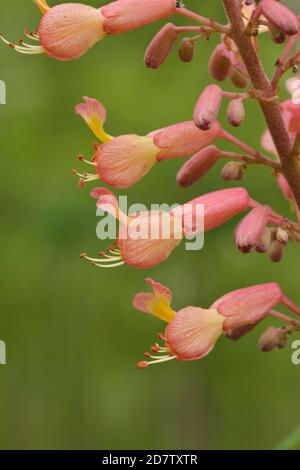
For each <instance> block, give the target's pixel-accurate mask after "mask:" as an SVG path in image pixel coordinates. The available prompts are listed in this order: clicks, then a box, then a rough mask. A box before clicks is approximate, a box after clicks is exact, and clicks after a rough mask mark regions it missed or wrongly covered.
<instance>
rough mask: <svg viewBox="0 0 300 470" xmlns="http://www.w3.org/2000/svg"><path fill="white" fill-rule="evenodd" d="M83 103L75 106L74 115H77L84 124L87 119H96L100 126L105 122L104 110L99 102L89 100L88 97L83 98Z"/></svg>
mask: <svg viewBox="0 0 300 470" xmlns="http://www.w3.org/2000/svg"><path fill="white" fill-rule="evenodd" d="M83 100H84V103H79V104H78V105H77V106H75V113H76V114H79V115H80V116H81V117H82V118H83V119H84V120H85V121H86V122H87V121H88V120H89V119H97V120H98V122H99V123H100V125H102V126H103V124H104V123H105V121H106V115H107V113H106V109H105V107H104V106H103V104H102V103H100V101H98V100H96V99H94V98H89V97H88V96H84V97H83Z"/></svg>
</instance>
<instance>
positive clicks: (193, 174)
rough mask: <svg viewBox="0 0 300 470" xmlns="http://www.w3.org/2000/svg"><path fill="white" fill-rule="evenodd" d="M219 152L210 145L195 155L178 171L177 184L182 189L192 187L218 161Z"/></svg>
mask: <svg viewBox="0 0 300 470" xmlns="http://www.w3.org/2000/svg"><path fill="white" fill-rule="evenodd" d="M219 157H220V151H219V149H218V148H217V147H215V146H214V145H210V146H209V147H206V148H205V149H203V150H200V151H199V152H197V153H195V155H193V156H192V158H190V159H189V160H188V161H187V162H186V163H185V164H184V165H183V166H182V167H181V168H180V170H179V172H178V174H177V183H178V184H179V185H180V186H182V187H183V188H188V187H189V186H192V184H194V183H195V182H196V181H198V180H199V179H200V178H202V177H203V176H204V175H205V174H206V173H207V172H208V171H209V170H210V169H211V168H212V167H213V166H214V165H215V163H216V162H217V161H218V159H219Z"/></svg>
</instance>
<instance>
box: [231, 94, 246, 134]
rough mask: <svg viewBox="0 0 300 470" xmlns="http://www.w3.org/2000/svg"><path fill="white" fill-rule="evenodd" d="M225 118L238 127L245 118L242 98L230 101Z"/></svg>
mask: <svg viewBox="0 0 300 470" xmlns="http://www.w3.org/2000/svg"><path fill="white" fill-rule="evenodd" d="M227 119H228V122H229V124H231V125H232V126H233V127H239V126H240V125H241V124H242V122H243V121H244V119H245V107H244V102H243V100H242V99H240V98H239V99H236V100H232V101H230V103H229V105H228V108H227Z"/></svg>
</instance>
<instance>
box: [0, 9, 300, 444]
mask: <svg viewBox="0 0 300 470" xmlns="http://www.w3.org/2000/svg"><path fill="white" fill-rule="evenodd" d="M53 3H54V2H52V1H51V2H50V4H52V5H53ZM60 3H61V2H60ZM88 3H89V4H91V5H94V6H96V5H98V6H101V5H102V4H103V3H104V2H101V1H95V0H94V1H93V0H89V1H88ZM292 3H293V4H294V5H296V4H297V1H296V0H295V1H294V2H290V5H291V4H292ZM186 4H187V6H188V7H190V8H192V9H195V10H198V11H201V12H202V13H203V14H204V15H207V16H210V17H214V18H216V19H217V20H219V21H224V14H223V10H222V6H221V1H219V0H214V1H212V0H210V1H203V2H198V1H197V0H186ZM0 9H1V31H2V32H3V33H4V34H5V35H6V36H7V37H9V38H10V39H12V40H14V41H16V40H17V39H18V38H19V37H20V35H21V33H22V31H23V28H24V27H25V26H26V27H28V28H31V29H34V28H35V27H36V26H37V25H38V21H39V17H40V15H39V13H38V11H37V8H36V7H35V5H34V4H33V3H32V2H31V1H30V0H18V1H16V2H11V0H1V7H0ZM297 9H298V14H299V13H300V10H299V6H298V7H297ZM296 11H297V10H296ZM175 22H177V23H178V24H182V23H183V21H181V19H180V18H176V19H175ZM158 27H159V25H158V24H155V25H150V26H147V27H144V28H143V29H142V30H139V31H135V32H133V33H129V34H126V35H122V36H116V37H112V38H109V39H106V40H104V41H103V42H102V43H100V44H98V45H96V46H95V47H94V48H93V49H92V50H91V51H90V52H89V53H88V54H87V55H86V56H84V57H83V58H81V59H80V60H77V61H75V62H72V63H61V62H57V61H54V60H51V59H49V58H46V57H42V56H24V55H21V54H17V53H16V52H14V51H12V50H11V49H9V48H7V47H5V46H4V45H2V46H1V48H0V64H1V69H0V70H1V73H0V79H2V80H5V82H6V83H7V105H6V106H1V107H0V119H1V129H0V142H1V147H0V149H1V173H2V178H1V185H0V193H1V197H0V201H1V202H0V204H1V225H2V230H1V235H0V237H1V238H0V240H1V327H0V339H3V340H5V341H6V344H7V362H8V363H7V365H6V366H1V367H0V390H1V392H0V397H1V400H0V415H1V426H0V447H1V448H2V449H7V448H9V449H16V448H21V449H30V448H33V449H52V448H58V449H78V448H79V449H89V448H99V449H118V448H123V449H139V448H142V449H143V448H147V449H163V448H169V449H184V448H186V449H189V448H195V449H241V448H245V449H260V448H270V447H272V446H274V445H275V444H276V443H277V441H278V440H280V439H281V438H282V437H284V436H285V435H286V434H287V433H288V432H290V431H291V430H292V429H293V428H294V427H295V426H296V425H297V424H298V422H299V420H300V412H299V392H300V366H298V367H296V366H294V365H292V363H291V352H292V350H291V349H290V347H289V348H288V349H287V350H285V351H275V352H273V353H272V354H262V353H261V352H259V351H258V348H257V340H258V337H259V334H260V332H262V331H263V329H264V328H265V326H266V325H267V323H264V325H262V326H261V327H260V328H257V329H256V330H255V331H254V332H253V333H251V334H250V335H249V336H247V337H245V338H244V339H243V340H241V341H240V342H237V343H234V342H230V341H229V340H226V339H221V340H220V341H219V343H218V344H217V346H216V348H215V350H214V352H213V353H212V354H211V355H209V356H208V357H207V358H206V359H204V360H202V361H198V362H193V363H176V362H175V361H174V362H173V363H168V364H165V365H160V366H156V367H151V368H149V369H147V370H145V371H140V370H138V369H137V368H136V367H135V364H136V362H137V361H138V360H141V359H142V358H143V355H142V353H143V351H145V350H146V349H147V348H148V347H149V345H150V344H152V343H153V341H154V340H155V338H156V334H157V332H158V331H161V330H162V329H163V324H160V322H159V321H158V320H157V319H154V318H150V317H146V316H144V315H142V314H140V313H138V312H136V311H135V310H134V309H133V307H132V306H131V299H132V296H133V295H134V294H135V293H136V292H138V291H140V290H144V289H145V288H146V284H145V282H144V277H146V276H149V275H150V276H151V277H153V278H154V279H156V280H159V281H161V282H162V283H164V284H166V285H167V286H169V287H170V288H171V289H172V290H173V292H174V301H173V306H174V308H175V309H179V308H181V307H183V306H186V305H199V306H204V307H206V306H209V305H210V304H211V303H212V302H213V301H214V300H215V299H216V298H217V297H219V296H220V295H222V294H223V293H225V292H227V291H229V290H233V289H236V288H239V287H244V286H246V285H249V284H253V283H259V282H268V281H277V282H280V283H281V285H282V286H283V288H284V290H285V292H286V294H287V295H289V296H291V297H292V298H293V299H295V301H297V302H298V303H300V295H299V247H297V246H289V247H288V249H287V250H286V254H285V257H284V260H283V261H282V262H281V263H280V264H278V265H274V264H271V263H270V262H269V261H268V259H267V257H266V256H264V255H256V254H251V255H242V254H241V253H239V252H238V251H237V249H236V248H235V246H234V243H233V241H232V232H233V229H234V227H235V225H236V222H237V220H234V221H233V222H232V223H228V224H227V225H226V226H223V227H221V228H220V229H218V230H215V231H213V232H211V233H209V234H207V235H206V240H205V248H204V250H202V251H200V252H186V251H184V246H183V245H182V246H181V247H179V248H178V249H177V250H176V251H175V252H174V253H173V255H172V256H171V258H170V259H169V260H168V261H167V262H165V263H164V264H162V265H160V266H158V267H156V268H155V269H152V270H150V271H145V272H143V271H135V270H133V269H130V268H126V267H122V268H118V269H115V270H103V271H102V270H100V269H96V268H93V267H91V266H90V265H89V264H88V263H84V262H81V261H80V260H79V253H80V252H82V251H88V252H89V253H91V254H96V253H97V252H98V251H99V250H100V249H101V248H103V247H104V246H105V243H103V242H100V241H99V240H98V239H97V238H96V233H95V228H96V224H97V222H98V220H99V219H98V218H97V217H96V213H95V203H94V200H92V199H91V198H90V197H89V188H88V187H87V188H86V189H85V190H83V191H82V190H80V189H79V188H78V181H77V179H76V178H75V177H74V176H73V175H72V173H71V170H72V168H73V167H74V166H77V167H81V164H80V163H79V162H77V160H76V156H77V155H78V153H80V152H82V153H84V154H86V155H87V156H90V155H91V152H92V142H93V140H94V139H93V136H92V135H91V133H90V132H89V130H88V129H87V128H86V127H85V125H84V123H83V122H82V121H81V119H80V118H79V117H77V116H75V115H74V112H73V108H74V105H75V104H77V103H78V102H79V101H80V100H81V96H82V95H89V96H92V97H96V98H98V99H100V100H101V101H102V102H103V103H104V104H105V105H106V107H107V109H108V123H107V130H108V132H110V133H112V134H115V135H117V134H126V133H130V132H133V133H138V134H145V133H147V132H149V131H151V130H153V129H156V128H159V127H162V126H166V125H169V124H172V123H175V122H179V121H182V120H186V119H190V118H191V113H192V109H193V106H194V103H195V101H196V99H197V97H198V95H199V93H200V91H201V90H202V89H203V87H204V86H205V85H206V84H207V83H208V82H209V81H210V78H209V76H208V73H207V62H208V59H209V55H210V52H211V50H212V48H213V45H215V44H216V43H217V37H216V38H213V39H212V41H211V42H205V41H204V42H202V43H200V44H199V47H198V51H197V56H196V60H195V61H194V62H193V63H192V64H182V63H180V62H179V61H178V59H177V54H176V51H174V53H173V54H172V55H171V57H170V59H169V60H168V62H167V63H166V64H165V65H164V66H162V67H161V68H160V69H159V70H156V71H153V70H148V69H146V68H145V67H144V65H143V55H144V51H145V48H146V46H147V44H148V43H149V41H150V40H151V38H152V37H153V34H154V33H155V32H156V31H157V29H158ZM280 47H281V46H275V45H274V44H273V43H271V41H270V40H269V38H268V37H267V36H265V37H263V38H261V51H262V56H263V59H264V62H265V64H266V66H267V69H268V71H269V72H270V73H271V72H272V69H273V67H274V63H275V60H276V58H277V55H278V51H279V50H280ZM227 85H228V88H230V84H229V83H228V84H227ZM283 93H285V91H284V90H283ZM263 129H264V123H263V121H262V119H261V116H260V114H259V112H258V108H257V106H256V104H255V103H251V104H250V105H248V106H247V120H246V123H245V124H244V125H243V126H242V128H241V129H239V130H238V131H236V134H237V135H239V136H240V137H242V138H244V139H246V140H247V142H249V143H251V144H253V145H255V146H258V145H259V140H260V136H261V133H262V132H263ZM223 148H224V149H225V148H227V149H229V148H230V147H229V146H226V145H223ZM181 164H182V161H178V160H177V161H170V162H165V163H164V164H161V165H157V166H156V167H155V168H154V169H153V170H152V171H151V172H150V173H149V175H148V176H147V177H145V178H144V179H143V180H142V181H140V182H139V183H138V184H137V185H135V186H134V187H132V188H130V189H129V190H128V191H126V194H128V198H129V202H130V203H134V202H142V203H145V204H146V205H149V204H150V203H155V202H159V203H160V202H166V203H173V202H178V203H180V202H184V201H187V200H189V199H191V198H193V197H195V196H197V195H199V194H202V193H205V192H207V191H211V190H215V189H217V188H221V187H228V184H226V183H225V182H223V181H222V180H221V179H220V177H219V172H220V167H218V168H216V169H215V170H213V171H212V172H211V173H210V174H209V175H207V176H206V177H205V179H203V180H202V181H201V182H199V183H198V184H197V185H195V186H194V187H193V188H191V189H188V190H182V189H180V188H179V187H178V186H177V185H176V180H175V176H176V172H177V170H178V169H179V167H180V165H181ZM244 184H245V186H246V187H247V188H248V189H249V190H250V192H251V195H252V196H253V197H254V198H256V199H258V200H261V201H264V202H266V203H270V204H273V205H274V207H276V209H277V210H278V211H282V212H285V213H288V207H287V204H286V203H285V201H284V200H283V198H282V196H281V194H280V192H279V190H278V188H277V185H276V182H275V180H274V178H271V177H270V174H269V171H268V170H266V169H263V168H251V169H249V171H248V172H247V175H246V178H245V181H244ZM119 194H125V192H124V191H123V192H119Z"/></svg>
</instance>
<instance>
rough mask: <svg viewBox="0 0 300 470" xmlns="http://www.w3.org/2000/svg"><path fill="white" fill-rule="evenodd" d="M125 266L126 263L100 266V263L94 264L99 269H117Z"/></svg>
mask: <svg viewBox="0 0 300 470" xmlns="http://www.w3.org/2000/svg"><path fill="white" fill-rule="evenodd" d="M123 264H125V261H120V263H114V264H103V265H102V264H100V263H93V265H94V266H97V267H98V268H116V267H118V266H123Z"/></svg>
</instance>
